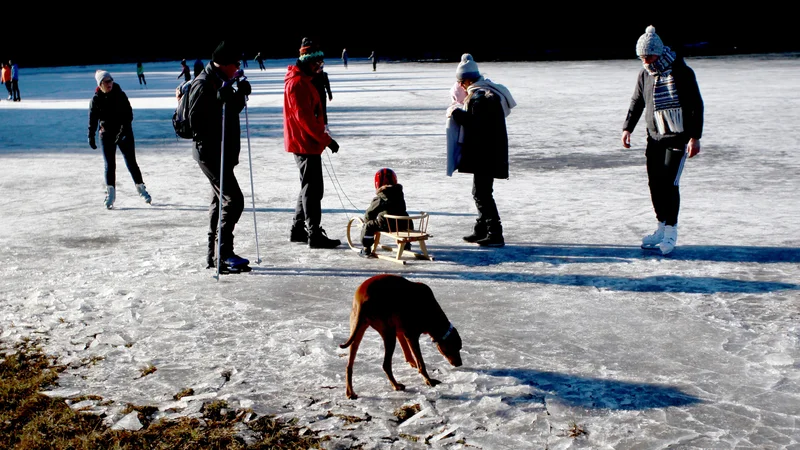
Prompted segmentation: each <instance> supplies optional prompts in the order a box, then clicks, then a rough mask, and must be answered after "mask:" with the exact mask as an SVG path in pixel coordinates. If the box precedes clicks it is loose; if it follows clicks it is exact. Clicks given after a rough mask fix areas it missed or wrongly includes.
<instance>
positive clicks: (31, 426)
mask: <svg viewBox="0 0 800 450" xmlns="http://www.w3.org/2000/svg"><path fill="white" fill-rule="evenodd" d="M63 370H64V367H62V366H59V365H58V364H57V361H56V359H55V358H53V357H51V356H48V355H45V354H44V353H43V351H42V349H41V347H40V345H38V343H36V342H32V341H30V340H27V341H23V342H20V343H18V344H16V345H13V346H8V345H7V344H5V343H3V342H0V399H1V400H0V442H2V445H7V446H8V448H14V449H16V450H34V449H36V450H43V449H65V448H69V449H75V450H90V449H91V450H95V449H116V450H127V449H131V450H132V449H142V448H147V449H158V450H162V449H163V450H167V449H170V450H180V449H198V448H205V449H232V450H239V449H243V450H262V449H278V448H280V449H290V450H295V449H297V450H299V449H308V448H320V443H321V442H322V441H324V440H325V438H320V437H317V436H316V435H314V434H313V433H306V434H303V433H302V430H301V429H299V428H297V427H294V426H292V425H291V424H287V423H283V422H281V421H278V420H275V419H273V418H271V417H268V416H264V417H260V418H258V419H255V420H251V421H249V422H247V423H244V422H243V420H244V418H245V417H248V416H252V413H251V412H249V411H245V410H234V409H230V408H229V407H228V405H227V404H226V403H225V402H224V401H214V402H210V403H207V404H205V405H203V409H202V411H201V412H202V414H203V418H202V420H200V419H197V418H182V419H179V420H172V421H166V420H158V421H155V422H151V421H150V420H149V417H150V415H152V414H153V413H154V412H155V411H156V410H157V409H156V408H155V407H153V406H134V405H128V407H127V408H126V411H127V412H130V411H137V412H138V415H139V419H140V421H141V422H142V424H143V425H144V428H143V429H141V430H139V431H118V430H111V429H110V428H108V427H107V426H106V425H105V424H104V423H103V418H102V417H101V416H96V415H92V414H82V413H79V412H75V411H73V410H72V409H71V408H70V407H69V406H68V405H67V403H66V402H65V401H64V399H60V398H50V397H47V396H45V395H42V394H40V393H39V392H40V391H42V390H45V389H47V388H50V387H53V386H56V385H57V382H58V375H59V373H61V372H62V371H63ZM143 375H144V374H143ZM185 395H188V391H184V392H181V393H179V394H177V395H176V397H179V396H185ZM87 398H93V399H95V400H100V398H99V397H96V396H83V397H81V399H87ZM73 400H76V399H73ZM241 430H246V431H247V434H248V435H249V438H248V440H247V442H246V441H245V439H244V438H243V437H242V433H241Z"/></svg>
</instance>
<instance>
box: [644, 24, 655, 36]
mask: <svg viewBox="0 0 800 450" xmlns="http://www.w3.org/2000/svg"><path fill="white" fill-rule="evenodd" d="M644 32H645V33H648V34H656V27H654V26H652V25H650V26H649V27H647V28H646V29H645V30H644Z"/></svg>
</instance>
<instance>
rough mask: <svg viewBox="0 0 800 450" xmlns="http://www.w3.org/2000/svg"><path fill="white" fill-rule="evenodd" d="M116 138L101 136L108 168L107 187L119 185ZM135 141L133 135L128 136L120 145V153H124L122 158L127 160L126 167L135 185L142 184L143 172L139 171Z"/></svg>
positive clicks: (104, 158)
mask: <svg viewBox="0 0 800 450" xmlns="http://www.w3.org/2000/svg"><path fill="white" fill-rule="evenodd" d="M114 139H116V136H114V137H111V136H105V135H101V136H100V143H101V145H102V146H103V160H105V166H106V169H105V170H106V185H108V186H116V183H117V175H116V173H117V160H116V157H117V144H116V143H114ZM135 148H136V146H135V144H134V141H133V135H130V136H128V139H126V140H125V141H123V142H120V143H119V151H120V152H122V157H123V158H125V165H126V166H127V167H128V172H130V174H131V178H133V182H134V183H135V184H142V183H144V181H142V171H141V170H139V164H137V163H136V151H135Z"/></svg>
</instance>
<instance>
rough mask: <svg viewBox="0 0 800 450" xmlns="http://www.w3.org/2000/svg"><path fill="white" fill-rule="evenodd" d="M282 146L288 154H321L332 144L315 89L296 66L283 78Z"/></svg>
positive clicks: (306, 76) (307, 76) (307, 77)
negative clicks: (326, 130)
mask: <svg viewBox="0 0 800 450" xmlns="http://www.w3.org/2000/svg"><path fill="white" fill-rule="evenodd" d="M283 81H284V88H283V144H284V147H286V151H287V152H289V153H298V154H301V155H321V154H322V152H323V151H324V150H325V147H327V146H328V144H330V143H331V137H330V135H329V134H328V133H326V132H325V119H324V117H323V114H322V101H320V98H319V94H318V93H317V89H316V88H315V87H314V85H313V84H312V83H311V76H310V75H306V74H304V73H303V71H302V70H300V68H299V67H297V66H289V68H288V70H287V72H286V77H285V78H284V79H283Z"/></svg>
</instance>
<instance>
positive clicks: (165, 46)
mask: <svg viewBox="0 0 800 450" xmlns="http://www.w3.org/2000/svg"><path fill="white" fill-rule="evenodd" d="M338 12H339V15H338V16H336V17H332V16H330V15H329V16H326V12H325V11H321V12H320V13H319V14H320V17H319V18H318V19H315V20H311V15H310V14H299V15H297V16H292V17H293V18H292V20H284V19H280V20H282V22H280V23H274V21H270V20H267V19H265V20H264V21H263V22H262V23H256V22H250V23H249V24H248V26H239V25H234V24H228V25H224V26H222V25H219V26H218V25H208V24H204V25H202V26H199V25H195V26H194V29H195V31H188V30H189V28H188V27H184V28H186V30H187V31H182V30H183V29H184V28H182V26H183V25H182V24H181V23H180V22H177V17H176V16H170V17H166V16H158V15H157V16H155V18H151V17H146V18H145V17H139V18H137V17H128V16H130V14H128V16H126V18H127V20H125V21H121V22H119V23H115V24H114V25H113V28H114V31H115V32H114V33H105V34H103V33H98V30H99V29H98V28H96V27H95V26H93V25H95V24H94V23H92V24H88V25H87V26H86V27H82V26H80V24H76V23H72V22H64V23H63V25H60V24H61V22H53V23H51V24H49V25H48V26H47V30H48V32H47V33H42V34H40V35H38V36H35V39H34V38H32V37H31V36H30V35H28V34H26V35H25V38H21V39H8V40H5V41H4V42H3V43H2V45H0V59H3V60H8V59H14V60H15V61H17V62H18V63H19V65H20V67H47V66H65V65H70V66H71V65H90V64H114V63H133V62H136V61H142V62H154V61H174V60H180V59H184V58H185V59H187V60H194V59H196V58H201V59H202V60H204V61H207V60H208V59H209V58H210V57H211V53H212V51H213V50H214V47H215V46H216V45H217V43H218V42H219V41H220V40H222V39H234V40H238V41H239V42H240V44H241V47H242V50H243V52H244V57H245V58H247V59H249V60H252V59H253V58H254V57H255V55H256V54H257V53H258V52H261V54H262V56H264V57H265V59H286V58H294V57H296V56H297V52H298V48H299V46H300V41H301V39H302V38H303V37H304V36H311V37H314V38H316V39H317V41H318V42H319V43H320V45H321V46H322V48H323V50H324V51H325V53H326V59H329V60H330V59H337V60H338V59H339V58H340V57H341V53H342V49H343V48H345V47H346V48H347V49H348V53H349V56H350V58H353V59H357V58H366V57H367V56H369V54H370V52H372V51H373V50H374V51H375V52H376V53H377V54H378V56H379V58H380V59H381V60H385V61H392V60H393V61H426V60H437V61H453V62H456V61H458V60H459V58H460V56H461V54H462V53H472V54H473V56H474V57H475V60H476V61H478V62H481V61H537V60H592V59H626V58H636V55H635V45H636V40H637V39H638V37H639V36H640V35H641V34H642V33H643V32H644V29H645V28H646V26H647V25H649V24H653V25H654V26H655V27H656V32H657V33H658V34H659V36H660V37H661V38H662V40H663V41H664V44H665V45H667V46H670V47H671V48H673V49H674V50H676V51H679V52H681V53H682V54H683V55H684V56H689V57H691V56H713V55H731V54H748V53H786V52H800V38H799V37H800V32H796V30H795V27H794V25H791V26H789V25H786V24H784V25H781V23H780V22H781V21H783V22H785V21H786V20H784V19H781V17H786V18H788V17H789V16H788V15H786V16H784V15H782V14H781V13H780V11H777V10H770V14H771V18H770V19H769V20H758V19H757V18H752V17H750V15H742V16H741V17H740V18H739V19H737V20H724V19H723V18H721V17H717V15H713V16H708V17H705V18H704V17H700V16H697V12H696V11H693V12H692V14H686V11H683V12H682V13H681V14H675V15H664V17H666V18H664V17H661V15H655V16H652V17H651V15H648V17H647V18H644V19H641V18H640V19H634V18H633V17H632V16H631V14H632V13H633V12H626V13H625V14H624V15H621V16H619V17H608V18H606V19H603V18H602V16H598V17H593V16H590V15H589V14H584V15H583V16H581V17H582V18H581V19H578V18H576V17H578V16H576V15H575V14H572V12H570V13H569V14H568V13H567V11H564V12H563V13H562V14H561V15H558V14H556V13H555V12H547V11H544V12H535V14H530V13H529V12H526V11H519V12H518V13H516V12H514V10H513V9H512V10H509V11H505V12H504V13H503V14H504V19H503V20H499V19H498V18H497V17H495V18H494V19H492V18H489V17H484V16H483V15H480V14H479V15H476V16H471V15H469V14H465V15H464V17H463V18H458V17H457V15H458V14H459V13H458V12H457V11H454V12H453V15H454V16H453V17H447V18H437V17H435V16H430V15H429V14H428V15H426V12H425V11H424V10H422V11H415V12H414V18H413V19H405V20H403V19H398V18H397V17H394V16H392V17H391V18H386V17H381V16H375V17H371V18H369V17H368V18H367V19H363V14H361V15H360V16H358V17H355V16H353V17H352V19H351V17H350V16H348V15H347V14H346V11H344V10H339V11H338ZM578 12H580V11H578ZM147 13H148V14H149V12H147ZM361 13H363V11H361ZM607 13H608V14H612V13H613V11H607ZM142 14H145V12H143V13H142ZM276 17H277V16H276ZM248 19H249V18H248ZM137 20H138V21H137ZM275 20H278V19H275ZM165 21H166V23H165ZM59 26H61V27H65V28H63V29H59V28H58V27H59ZM13 27H19V24H18V23H16V22H15V23H14V24H13V25H12V28H13ZM39 28H40V27H39ZM39 28H36V29H39ZM228 29H230V30H233V31H234V33H232V34H231V33H229V34H228V36H225V35H222V34H219V32H218V31H219V30H228ZM29 31H31V30H27V31H26V32H29ZM20 32H22V30H17V31H16V33H20ZM8 35H9V36H14V35H15V34H14V32H9V33H8ZM18 37H21V36H18Z"/></svg>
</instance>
